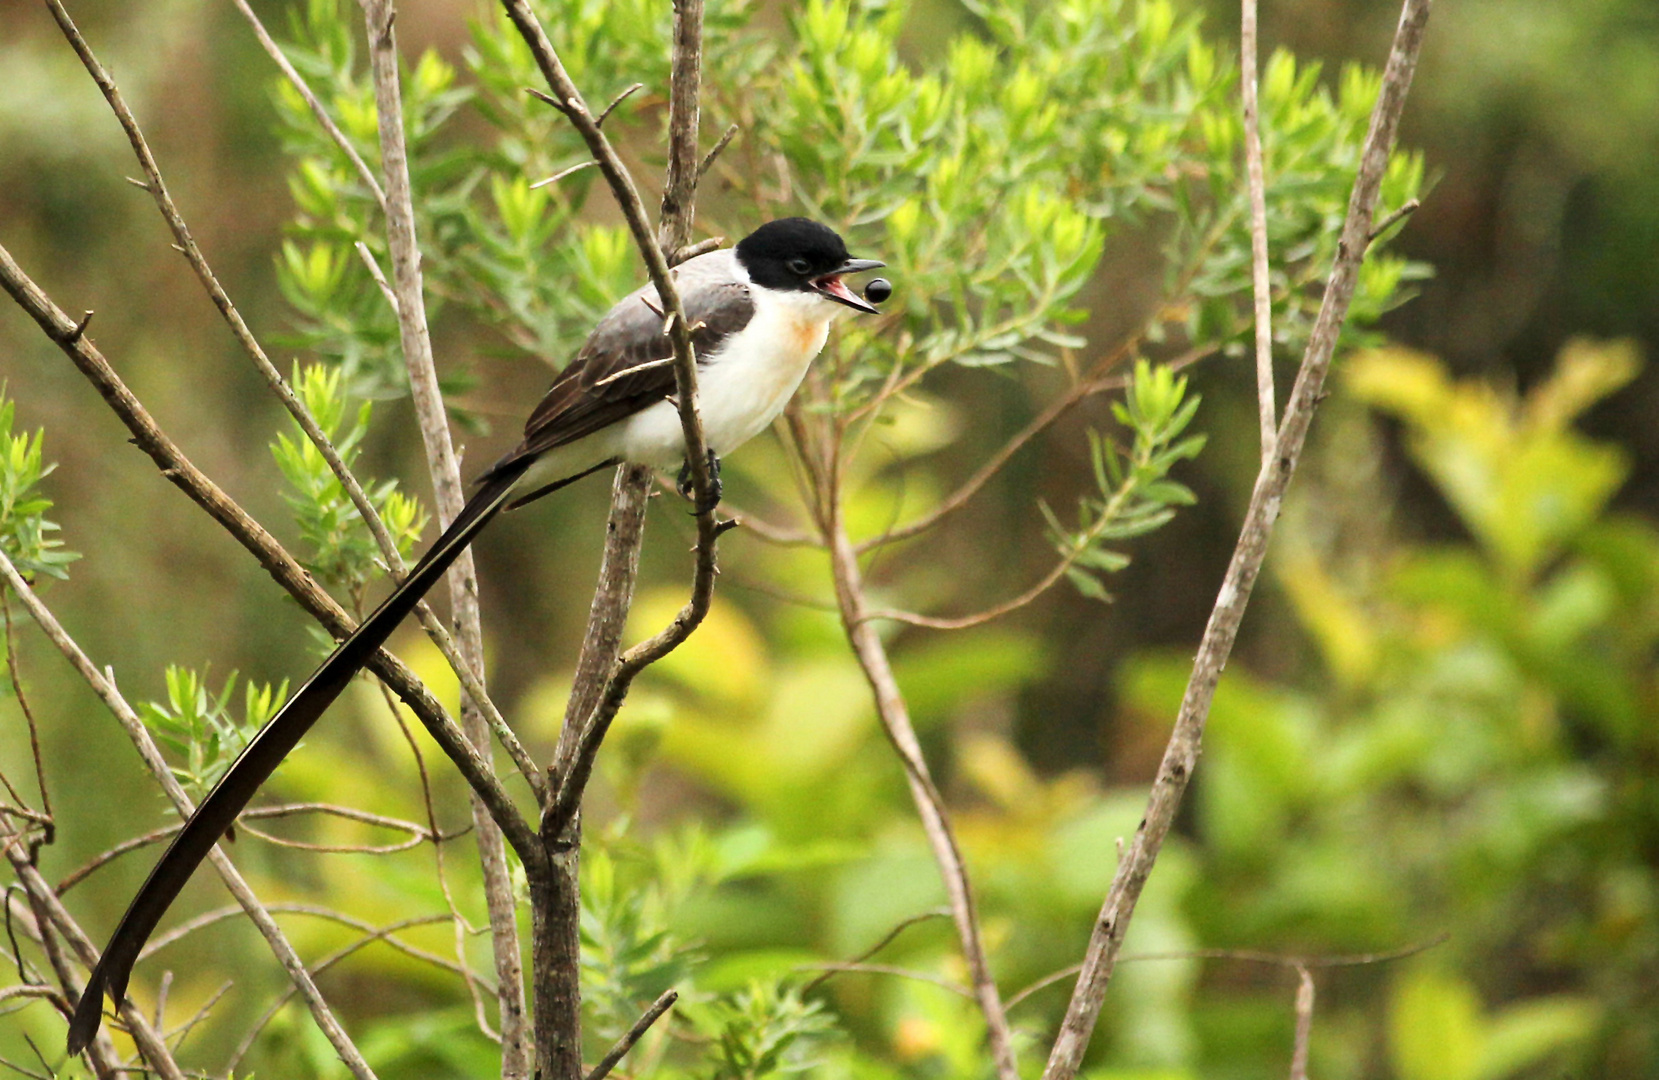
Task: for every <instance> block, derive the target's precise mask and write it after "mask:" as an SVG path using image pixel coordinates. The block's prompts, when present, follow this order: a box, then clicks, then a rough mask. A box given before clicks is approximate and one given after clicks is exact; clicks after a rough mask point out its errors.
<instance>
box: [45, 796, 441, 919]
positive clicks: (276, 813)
mask: <svg viewBox="0 0 1659 1080" xmlns="http://www.w3.org/2000/svg"><path fill="white" fill-rule="evenodd" d="M303 813H318V814H332V815H334V816H335V817H341V818H345V819H347V820H348V821H360V822H362V823H364V824H366V825H378V826H381V827H382V828H387V829H397V830H400V831H403V832H408V833H411V834H413V835H414V838H415V842H417V843H418V842H421V841H425V840H430V839H433V838H434V836H435V834H434V833H433V832H432V831H430V830H428V829H426V828H423V827H422V826H420V825H416V824H415V823H414V822H412V821H401V820H399V819H397V818H390V817H385V816H383V815H380V814H371V813H369V812H368V811H366V810H357V809H354V808H352V807H349V806H336V805H334V804H332V803H283V804H279V805H277V806H258V807H253V808H251V809H248V810H244V811H242V813H241V814H240V815H239V816H238V818H237V820H238V821H242V822H247V821H250V820H253V821H257V820H260V819H264V818H280V817H289V816H292V815H294V814H303ZM182 828H184V826H183V824H182V823H181V824H177V825H168V826H166V827H165V828H161V829H154V830H151V831H150V832H147V833H145V834H144V835H142V836H135V837H132V838H131V839H128V840H123V841H122V842H121V843H119V844H116V845H115V846H114V847H112V848H110V849H109V850H108V851H105V852H102V853H100V854H98V855H96V856H94V857H93V858H92V859H91V860H89V861H88V862H86V863H84V864H82V865H81V866H80V868H78V869H77V870H75V871H74V872H73V873H71V874H69V875H68V876H67V877H65V878H64V879H63V880H61V881H59V882H58V885H57V891H58V895H60V896H61V895H63V894H64V893H65V892H68V891H69V890H70V889H72V888H74V887H75V886H76V885H78V884H80V883H81V882H82V881H83V880H85V879H86V878H87V876H88V875H90V874H92V873H93V872H94V871H96V870H98V869H100V868H101V867H103V866H104V865H105V864H106V863H109V862H110V861H112V860H114V859H116V858H117V857H119V856H121V855H125V854H126V853H127V852H129V851H135V850H137V849H138V848H141V847H146V846H148V845H150V844H155V843H159V842H160V841H162V840H166V839H168V838H170V837H171V836H172V835H173V834H174V833H176V832H178V831H179V830H180V829H182ZM248 831H250V832H252V831H253V830H251V829H250V830H248ZM255 835H256V836H262V837H263V836H264V834H262V833H255ZM460 835H461V833H459V832H456V833H451V834H449V835H447V836H444V837H442V839H445V840H448V839H453V838H454V837H456V836H460ZM264 838H265V839H269V840H271V841H273V842H275V843H280V844H288V845H290V846H293V844H294V842H293V841H287V840H281V839H279V838H277V837H264ZM405 846H406V845H404V844H398V845H396V846H395V847H393V848H389V849H377V850H398V851H401V850H403V849H404V847H405Z"/></svg>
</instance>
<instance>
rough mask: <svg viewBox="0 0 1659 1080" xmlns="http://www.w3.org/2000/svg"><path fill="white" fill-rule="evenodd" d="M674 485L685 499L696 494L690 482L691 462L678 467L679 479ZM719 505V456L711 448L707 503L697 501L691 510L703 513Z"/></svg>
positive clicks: (694, 512)
mask: <svg viewBox="0 0 1659 1080" xmlns="http://www.w3.org/2000/svg"><path fill="white" fill-rule="evenodd" d="M674 487H675V489H676V490H678V491H679V493H680V494H681V495H682V496H684V497H685V498H687V499H690V498H693V497H694V496H695V495H696V494H697V493H696V491H695V490H694V489H693V488H692V484H691V462H689V461H688V462H686V463H685V465H684V466H682V467H681V468H680V476H679V479H678V480H677V481H676V482H675V484H674ZM719 505H720V458H719V456H718V455H717V454H715V452H714V451H713V450H710V451H709V498H708V503H707V504H706V505H705V504H702V503H698V504H696V505H694V506H693V507H692V509H691V512H692V513H693V514H694V515H695V514H703V513H707V512H708V511H710V510H713V509H714V508H715V507H716V506H719Z"/></svg>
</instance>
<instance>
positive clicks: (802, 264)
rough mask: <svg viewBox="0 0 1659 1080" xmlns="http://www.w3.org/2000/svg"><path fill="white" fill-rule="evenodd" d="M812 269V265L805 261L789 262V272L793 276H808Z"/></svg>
mask: <svg viewBox="0 0 1659 1080" xmlns="http://www.w3.org/2000/svg"><path fill="white" fill-rule="evenodd" d="M811 269H812V264H811V263H809V262H807V261H806V260H805V259H790V260H789V272H790V273H791V274H801V275H803V276H804V275H805V274H806V272H807V271H808V270H811Z"/></svg>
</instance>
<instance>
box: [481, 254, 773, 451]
mask: <svg viewBox="0 0 1659 1080" xmlns="http://www.w3.org/2000/svg"><path fill="white" fill-rule="evenodd" d="M731 258H732V256H731V254H730V253H729V252H716V253H714V254H713V255H712V256H703V257H701V258H697V259H693V260H691V261H690V262H687V263H685V264H683V265H682V266H680V267H677V268H676V269H675V272H674V277H675V284H676V285H677V286H678V287H679V289H680V300H681V303H682V304H683V305H684V306H685V312H686V319H687V321H689V322H690V323H691V326H692V334H691V343H692V345H693V347H694V348H695V350H696V352H697V357H698V360H699V362H701V361H702V360H703V359H704V358H706V357H709V356H711V355H713V354H714V353H715V352H716V351H717V350H718V349H719V348H720V346H721V345H722V344H723V343H724V342H725V341H726V339H727V338H729V337H731V336H732V335H733V334H735V333H737V332H738V331H739V330H742V329H743V328H744V327H745V326H747V325H748V324H749V320H750V319H751V318H753V317H754V313H755V305H754V299H753V297H752V296H751V295H750V293H749V286H748V285H746V284H744V283H742V282H740V281H737V280H734V279H733V277H732V273H731V263H730V260H731ZM663 323H664V318H663V315H662V313H661V308H660V305H659V303H658V300H657V291H656V289H655V288H654V287H652V286H649V285H648V286H646V287H645V288H643V289H640V290H638V291H636V292H633V293H631V294H629V295H628V296H627V297H626V298H625V299H623V300H622V302H621V303H619V304H617V305H616V306H615V307H613V308H612V309H611V310H610V312H609V313H607V314H606V316H605V317H604V318H603V319H601V320H600V322H599V325H598V326H596V327H594V330H593V333H592V334H590V335H589V336H588V340H587V342H586V343H585V344H584V345H583V346H582V349H581V351H580V352H578V353H577V354H576V358H575V359H574V360H572V361H571V363H570V366H569V367H567V368H565V370H564V371H563V372H562V373H561V374H560V375H559V377H558V378H557V379H556V380H554V382H553V385H552V386H551V387H550V388H549V389H548V391H547V393H546V394H545V395H544V396H543V397H542V399H541V403H540V404H538V405H537V406H536V409H535V411H534V412H532V413H531V414H530V418H529V419H528V420H527V421H525V424H524V441H523V442H522V443H520V444H519V445H518V447H517V448H516V449H514V450H513V452H512V453H510V454H508V455H507V456H506V457H504V458H502V459H501V461H500V462H498V463H497V464H496V465H494V466H492V467H491V469H490V472H488V473H486V474H485V476H486V477H487V476H489V475H491V474H493V473H494V472H495V470H497V469H500V468H503V467H505V466H508V465H511V464H513V463H515V462H517V461H520V460H523V459H525V458H534V457H537V456H539V455H541V454H543V453H546V452H547V451H549V450H553V449H556V448H557V447H560V446H565V445H567V444H569V443H573V442H575V441H577V440H578V439H582V438H585V437H586V436H588V435H592V434H593V433H594V432H596V431H599V430H601V429H603V428H606V427H609V426H610V425H611V424H614V423H616V422H617V421H619V420H625V419H627V418H628V417H630V416H632V415H633V414H634V413H637V412H639V411H641V410H642V409H646V408H648V407H650V406H652V405H655V404H656V403H657V402H659V401H661V400H663V399H664V398H666V397H668V396H669V395H670V394H672V393H673V392H674V365H673V363H672V360H673V356H674V345H673V342H672V340H671V339H670V338H669V336H668V335H667V334H666V333H664V332H663Z"/></svg>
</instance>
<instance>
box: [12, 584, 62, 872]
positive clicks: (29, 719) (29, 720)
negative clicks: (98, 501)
mask: <svg viewBox="0 0 1659 1080" xmlns="http://www.w3.org/2000/svg"><path fill="white" fill-rule="evenodd" d="M0 614H3V615H4V616H5V621H6V672H7V674H8V675H9V677H10V678H11V684H12V696H13V697H14V698H16V699H17V707H18V709H20V710H21V711H22V713H23V720H24V722H25V723H26V724H27V725H28V727H29V753H30V754H31V755H32V756H33V757H34V763H35V784H36V786H37V787H38V788H39V789H40V813H39V814H38V815H35V814H32V813H30V814H28V816H30V817H31V818H33V819H34V820H35V821H36V822H37V823H39V824H40V826H41V828H42V835H41V838H40V843H42V844H50V843H51V842H52V838H53V837H54V836H55V835H56V833H57V826H56V825H54V824H53V819H52V793H51V791H50V790H49V789H48V788H47V786H46V766H45V764H44V762H43V761H42V760H41V756H40V725H39V724H38V723H36V722H35V711H34V709H33V708H31V707H30V706H29V698H28V695H26V694H25V693H24V692H23V675H22V673H21V672H20V671H18V669H17V635H16V633H15V632H14V628H13V626H12V605H11V601H10V600H8V599H7V598H6V590H4V589H0ZM6 786H7V787H8V788H9V787H11V784H10V783H9V782H8V783H7V785H6ZM13 797H14V798H15V797H17V795H16V792H13ZM17 801H18V803H19V804H21V803H22V802H23V800H22V799H21V798H18V799H17ZM18 812H19V813H27V811H26V810H24V808H22V807H21V806H19V809H18ZM32 857H33V856H31V858H32Z"/></svg>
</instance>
